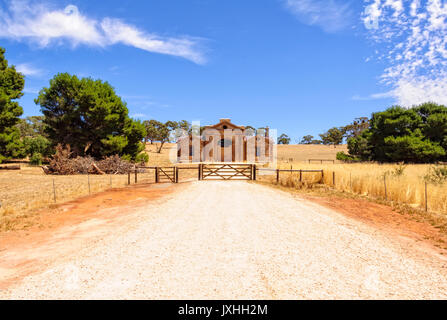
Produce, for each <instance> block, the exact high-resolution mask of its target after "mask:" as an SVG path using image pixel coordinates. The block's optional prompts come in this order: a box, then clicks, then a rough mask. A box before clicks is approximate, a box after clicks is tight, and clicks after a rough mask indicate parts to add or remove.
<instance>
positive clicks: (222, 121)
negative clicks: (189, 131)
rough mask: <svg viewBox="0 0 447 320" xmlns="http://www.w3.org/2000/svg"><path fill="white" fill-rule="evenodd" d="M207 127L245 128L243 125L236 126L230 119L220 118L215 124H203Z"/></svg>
mask: <svg viewBox="0 0 447 320" xmlns="http://www.w3.org/2000/svg"><path fill="white" fill-rule="evenodd" d="M205 128H208V129H240V130H245V127H244V126H237V125H235V124H234V123H232V122H231V119H227V118H225V119H220V121H219V123H217V124H215V125H210V126H205Z"/></svg>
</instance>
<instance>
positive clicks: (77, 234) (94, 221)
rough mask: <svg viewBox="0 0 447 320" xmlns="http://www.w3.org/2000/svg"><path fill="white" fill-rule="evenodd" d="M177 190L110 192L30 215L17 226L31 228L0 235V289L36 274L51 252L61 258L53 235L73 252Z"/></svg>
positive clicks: (144, 187)
mask: <svg viewBox="0 0 447 320" xmlns="http://www.w3.org/2000/svg"><path fill="white" fill-rule="evenodd" d="M180 188H182V185H136V186H130V187H127V188H119V189H111V190H107V191H104V192H101V193H98V194H95V195H92V196H87V197H83V198H80V199H77V200H74V201H70V202H67V203H64V204H61V205H58V206H55V207H53V208H50V209H44V210H39V211H36V212H34V213H33V214H32V217H31V218H27V219H25V220H24V221H21V222H20V224H21V225H26V224H29V223H30V222H32V226H31V227H29V228H26V229H22V230H18V231H9V232H4V233H0V261H1V265H0V279H1V280H0V289H1V288H2V287H3V288H4V287H6V286H7V285H9V284H11V282H13V281H15V280H17V279H18V278H22V277H24V276H26V275H28V274H31V273H33V272H34V271H36V270H37V268H38V267H37V266H40V265H42V262H45V263H46V261H47V260H48V259H49V257H50V256H51V255H52V254H54V253H56V252H55V251H58V253H60V254H62V255H63V254H65V253H66V249H67V248H64V250H59V249H60V248H58V247H57V238H56V239H54V237H55V235H56V234H61V235H62V236H63V237H64V238H70V239H71V238H73V241H71V243H73V248H72V250H76V246H78V245H80V241H79V240H82V239H85V238H86V237H87V236H99V235H100V233H101V230H102V229H104V228H102V227H104V225H106V224H107V225H110V224H119V223H120V220H122V219H125V218H126V216H129V215H131V214H132V213H134V212H135V210H136V209H138V207H140V206H143V205H145V204H147V203H148V202H151V201H164V200H165V198H166V197H167V196H168V195H169V194H171V193H173V192H174V191H175V190H178V189H180ZM95 229H99V231H98V230H95ZM19 253H20V254H19ZM54 255H55V256H56V254H54ZM2 278H3V279H2Z"/></svg>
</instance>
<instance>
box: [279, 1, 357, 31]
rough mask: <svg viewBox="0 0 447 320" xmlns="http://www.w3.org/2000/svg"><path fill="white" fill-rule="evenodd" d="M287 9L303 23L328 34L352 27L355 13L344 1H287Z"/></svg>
mask: <svg viewBox="0 0 447 320" xmlns="http://www.w3.org/2000/svg"><path fill="white" fill-rule="evenodd" d="M285 4H286V7H287V8H288V9H289V10H290V11H291V12H292V13H293V14H294V15H295V16H296V17H297V18H298V19H299V20H300V21H301V22H303V23H306V24H308V25H312V26H313V25H315V26H318V27H320V28H321V29H323V30H324V31H326V32H330V33H332V32H337V31H340V30H343V29H345V28H347V27H349V26H350V24H351V23H352V17H353V13H352V10H351V8H350V4H349V2H346V1H343V0H285Z"/></svg>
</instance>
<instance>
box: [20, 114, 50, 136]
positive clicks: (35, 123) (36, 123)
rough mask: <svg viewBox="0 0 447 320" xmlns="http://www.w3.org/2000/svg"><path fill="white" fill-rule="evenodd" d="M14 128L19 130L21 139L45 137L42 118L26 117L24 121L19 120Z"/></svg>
mask: <svg viewBox="0 0 447 320" xmlns="http://www.w3.org/2000/svg"><path fill="white" fill-rule="evenodd" d="M16 126H17V128H19V130H20V136H21V137H22V138H25V137H33V138H35V137H38V136H46V133H45V127H46V125H45V123H44V117H43V116H31V117H26V118H25V119H20V120H19V122H18V123H17V124H16Z"/></svg>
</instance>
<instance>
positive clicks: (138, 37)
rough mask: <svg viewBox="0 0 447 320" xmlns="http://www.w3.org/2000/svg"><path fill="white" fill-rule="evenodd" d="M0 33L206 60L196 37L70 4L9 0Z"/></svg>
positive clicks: (44, 44)
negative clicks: (164, 33)
mask: <svg viewBox="0 0 447 320" xmlns="http://www.w3.org/2000/svg"><path fill="white" fill-rule="evenodd" d="M0 37H1V38H8V39H13V40H27V41H31V42H34V43H37V44H38V45H39V46H41V47H47V46H49V45H51V44H57V45H61V44H67V43H68V44H71V45H72V46H74V47H76V46H78V45H81V44H83V45H89V46H98V47H106V46H111V45H115V44H124V45H128V46H132V47H135V48H139V49H142V50H145V51H148V52H154V53H160V54H167V55H172V56H177V57H182V58H185V59H188V60H190V61H193V62H195V63H198V64H203V63H205V62H206V59H205V56H204V54H203V52H202V50H201V46H200V42H201V41H200V40H199V39H197V38H191V37H177V38H169V37H161V36H159V35H157V34H155V33H149V32H145V31H144V30H141V29H139V28H137V27H136V26H133V25H130V24H127V23H126V22H125V21H122V20H120V19H115V18H111V17H104V18H103V19H102V20H97V19H93V18H89V17H88V16H86V15H84V14H82V13H81V12H79V10H78V8H77V7H76V6H74V5H69V6H67V7H65V8H64V9H61V8H52V7H50V6H49V5H47V4H43V3H41V4H36V3H35V2H30V1H26V0H12V1H10V2H8V4H7V6H6V8H3V9H2V8H1V7H0Z"/></svg>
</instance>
